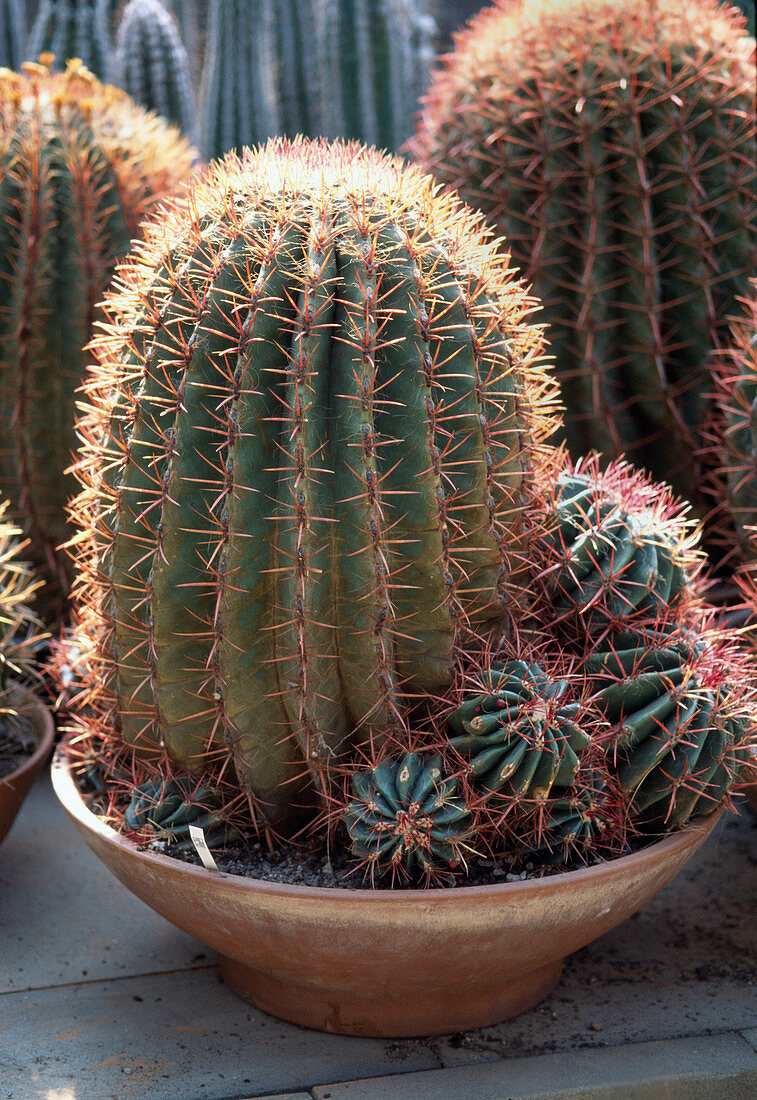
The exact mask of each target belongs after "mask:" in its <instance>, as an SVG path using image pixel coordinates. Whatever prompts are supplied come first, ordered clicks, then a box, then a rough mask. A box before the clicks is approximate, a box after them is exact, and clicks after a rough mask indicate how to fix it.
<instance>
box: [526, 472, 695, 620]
mask: <svg viewBox="0 0 757 1100" xmlns="http://www.w3.org/2000/svg"><path fill="white" fill-rule="evenodd" d="M539 522H540V525H541V533H537V535H536V536H535V539H534V542H535V546H536V557H537V560H538V561H539V562H540V564H541V565H542V570H543V572H542V583H543V585H544V589H545V608H548V609H549V611H550V613H551V615H552V616H553V619H554V621H555V622H562V623H564V624H566V625H567V626H569V627H572V628H573V629H578V630H579V632H583V631H585V632H588V633H589V634H591V635H597V634H600V633H603V632H607V631H608V630H616V631H617V630H623V629H627V628H629V627H630V626H631V625H632V624H637V625H641V624H644V625H648V624H650V623H654V622H656V621H667V620H677V619H680V618H681V617H682V616H683V614H684V613H685V611H686V610H687V608H688V607H689V605H690V603H691V601H692V599H693V597H694V591H695V589H696V581H697V577H698V574H699V573H700V571H701V568H702V555H701V553H700V552H699V551H698V550H697V549H696V542H697V533H696V531H695V530H694V528H693V526H692V524H691V522H690V521H688V520H687V519H686V515H685V509H684V508H683V507H682V506H681V505H680V504H678V503H677V502H676V500H675V498H674V497H673V496H672V494H671V493H670V491H669V490H668V488H667V487H666V486H662V485H657V484H655V483H654V482H652V481H651V480H650V479H649V478H648V477H646V476H645V475H644V474H643V473H641V472H639V471H635V470H634V469H633V468H632V467H630V466H628V465H627V464H626V463H623V462H614V463H612V464H611V465H610V467H609V468H608V469H607V470H606V471H601V470H600V468H599V462H598V460H597V458H596V457H592V458H589V459H585V460H583V461H582V462H579V463H577V464H576V465H575V466H572V465H568V466H567V467H566V468H565V469H564V470H563V471H562V472H560V473H559V474H558V476H557V478H556V481H555V484H554V488H553V490H552V493H551V495H550V494H548V497H547V502H546V511H545V513H544V515H543V516H542V517H540V518H539Z"/></svg>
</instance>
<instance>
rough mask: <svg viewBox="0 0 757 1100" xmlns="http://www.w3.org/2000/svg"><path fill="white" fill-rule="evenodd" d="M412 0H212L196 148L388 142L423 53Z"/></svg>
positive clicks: (428, 30) (404, 132)
mask: <svg viewBox="0 0 757 1100" xmlns="http://www.w3.org/2000/svg"><path fill="white" fill-rule="evenodd" d="M433 30H434V23H433V20H432V19H430V18H429V17H428V16H427V15H425V14H424V12H423V9H422V6H421V4H420V0H355V2H354V3H350V4H344V3H338V4H336V3H333V2H332V0H288V2H287V3H279V2H277V0H212V7H211V10H210V25H209V43H208V52H207V58H206V72H205V77H204V82H205V92H204V97H205V110H204V120H203V142H202V145H203V152H204V153H205V155H206V156H207V157H214V156H220V155H222V154H223V153H225V152H228V151H229V150H230V149H233V148H236V149H237V150H239V149H240V148H241V147H242V146H243V145H254V144H257V143H259V142H262V141H265V140H266V139H267V138H269V137H272V136H274V135H276V134H285V135H287V136H289V137H294V136H295V135H297V134H305V135H310V136H316V135H323V136H325V137H329V138H337V137H341V138H357V139H359V140H361V141H364V142H367V143H368V144H370V145H376V146H378V147H380V148H385V149H389V150H396V149H398V148H399V146H400V145H401V144H402V143H403V142H404V141H405V139H406V138H407V137H408V136H409V135H410V133H411V130H412V123H413V113H414V111H415V109H416V105H417V101H418V97H419V95H420V94H421V92H422V91H423V89H424V88H425V85H426V82H427V77H428V72H429V68H430V63H431V59H432V50H431V39H432V35H433Z"/></svg>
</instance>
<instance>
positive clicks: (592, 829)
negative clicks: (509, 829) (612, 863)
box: [525, 769, 609, 867]
mask: <svg viewBox="0 0 757 1100" xmlns="http://www.w3.org/2000/svg"><path fill="white" fill-rule="evenodd" d="M606 801H607V790H606V786H605V777H604V775H603V774H602V772H600V771H598V770H596V769H595V770H592V771H588V772H587V774H586V775H585V776H583V777H582V778H581V781H580V782H578V783H576V784H575V786H574V787H572V788H571V790H570V791H567V792H566V793H565V794H564V795H560V797H559V798H551V799H549V800H548V801H547V802H546V803H545V804H544V806H543V807H541V808H540V810H539V816H538V824H537V825H536V828H535V836H534V839H533V840H532V841H531V842H530V843H529V844H528V845H527V846H526V850H525V854H526V855H527V856H528V857H530V858H531V859H534V860H535V861H537V862H538V863H541V864H547V865H548V866H552V867H555V866H566V867H567V866H570V865H571V864H575V863H586V862H587V860H588V859H589V857H590V856H591V855H592V854H593V853H594V852H595V851H596V848H597V842H598V841H600V840H601V839H602V838H603V836H604V834H605V831H606V829H607V827H608V824H609V818H608V814H607V807H606Z"/></svg>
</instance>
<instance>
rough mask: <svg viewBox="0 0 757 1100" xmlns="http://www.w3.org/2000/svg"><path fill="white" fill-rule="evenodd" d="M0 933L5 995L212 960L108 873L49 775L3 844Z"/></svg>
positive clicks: (37, 786)
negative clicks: (0, 931)
mask: <svg viewBox="0 0 757 1100" xmlns="http://www.w3.org/2000/svg"><path fill="white" fill-rule="evenodd" d="M0 928H2V929H3V951H2V952H0V992H2V993H4V992H8V991H9V990H15V989H39V988H43V987H47V986H51V985H59V984H61V983H64V982H77V981H81V980H82V979H88V980H90V981H92V980H97V979H99V978H111V977H115V976H120V975H124V976H125V975H129V974H145V973H153V972H155V971H165V970H185V969H187V968H189V967H192V966H207V965H208V963H212V962H215V954H214V953H213V952H212V951H210V950H209V949H208V948H207V947H205V946H204V945H203V944H201V943H198V942H197V940H195V939H192V937H191V936H187V935H186V934H185V933H184V932H180V931H179V930H178V929H177V928H174V927H173V925H170V924H168V923H167V921H164V920H163V919H162V917H159V916H157V914H156V913H153V911H152V910H151V909H148V907H147V906H146V905H145V904H144V903H143V902H141V901H139V900H138V899H137V898H135V897H134V895H133V894H130V893H129V891H128V890H127V889H126V887H124V886H122V885H121V883H120V882H118V880H117V879H116V878H114V876H113V875H111V874H110V872H108V871H106V870H105V868H104V867H103V865H102V863H101V862H100V860H99V859H97V858H96V857H95V856H93V855H92V853H91V852H90V850H89V848H87V847H86V845H85V844H84V843H83V842H82V840H81V839H80V837H79V835H78V833H77V832H76V830H75V829H74V827H73V825H71V824H70V823H69V820H68V818H67V817H66V815H65V814H64V812H63V810H62V809H61V808H60V806H59V804H58V800H57V799H56V798H55V796H54V795H53V793H52V789H51V787H50V781H49V779H47V777H45V778H44V779H40V780H38V782H37V783H36V784H35V785H34V787H33V789H32V791H31V793H30V795H29V797H28V799H27V800H26V802H25V803H24V805H23V807H22V809H21V813H20V814H19V817H18V819H17V820H16V823H15V825H14V826H13V831H12V832H11V833H10V835H9V836H8V839H7V840H6V842H5V844H3V845H2V847H0Z"/></svg>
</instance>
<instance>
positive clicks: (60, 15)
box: [27, 0, 110, 78]
mask: <svg viewBox="0 0 757 1100" xmlns="http://www.w3.org/2000/svg"><path fill="white" fill-rule="evenodd" d="M109 52H110V43H109V40H108V28H107V24H106V20H105V16H104V14H103V11H102V9H101V7H100V4H99V0H40V5H39V10H38V11H37V17H36V19H35V20H34V25H33V26H32V29H31V33H30V35H29V44H28V48H27V59H28V60H30V61H36V60H37V58H38V57H39V56H40V54H43V53H45V54H52V55H53V57H54V58H55V59H56V62H57V67H58V68H59V69H61V68H65V66H66V64H67V62H69V61H72V60H73V59H74V58H78V60H79V61H80V62H81V63H82V64H83V65H86V66H87V68H88V69H89V71H90V72H91V73H94V75H95V76H97V77H100V78H102V77H103V76H104V74H105V71H106V69H107V67H108V54H109Z"/></svg>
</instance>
